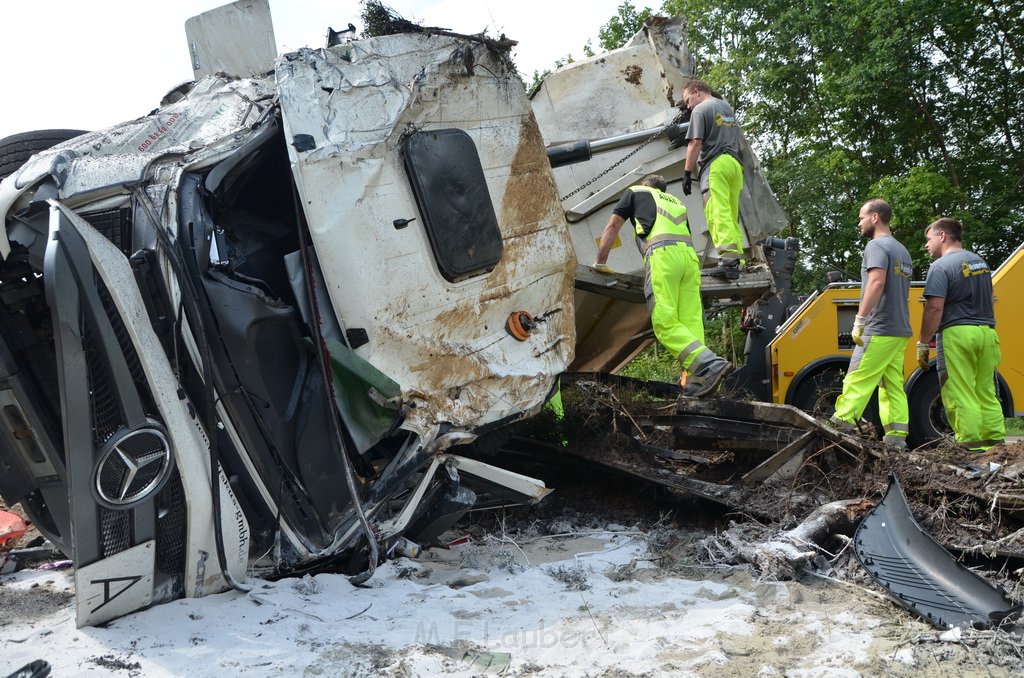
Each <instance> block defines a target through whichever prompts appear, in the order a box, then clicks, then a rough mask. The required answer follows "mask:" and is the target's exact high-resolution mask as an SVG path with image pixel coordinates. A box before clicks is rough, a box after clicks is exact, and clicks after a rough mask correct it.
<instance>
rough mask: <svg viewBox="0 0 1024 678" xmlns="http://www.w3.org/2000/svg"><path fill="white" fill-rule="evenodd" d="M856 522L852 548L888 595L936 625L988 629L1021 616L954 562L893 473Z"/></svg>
mask: <svg viewBox="0 0 1024 678" xmlns="http://www.w3.org/2000/svg"><path fill="white" fill-rule="evenodd" d="M889 478H890V481H889V489H888V490H887V491H886V493H885V497H884V498H883V499H882V501H881V502H879V504H878V505H877V506H876V507H875V508H873V509H872V510H871V511H870V512H869V513H868V514H867V515H866V516H865V517H864V519H863V520H862V521H861V523H860V525H859V526H858V527H857V532H856V533H855V534H854V536H853V544H854V553H856V554H857V559H858V560H859V561H860V564H861V565H862V566H863V567H864V569H865V570H867V571H868V573H869V574H870V575H871V576H872V578H873V579H874V580H875V581H876V582H878V584H879V585H881V586H882V588H884V589H885V590H886V592H887V593H888V594H889V595H890V596H892V598H893V600H895V601H896V602H897V603H899V604H900V605H902V606H903V607H905V608H907V609H908V610H910V611H911V612H914V613H915V614H918V615H920V616H921V617H922V618H923V619H925V620H926V621H928V622H930V623H931V624H932V625H934V626H936V627H938V628H941V629H946V628H952V627H954V626H964V627H974V628H979V629H983V628H988V627H991V626H998V625H1000V624H1001V623H1003V622H1005V621H1009V620H1011V619H1013V618H1015V617H1017V616H1019V615H1020V613H1021V610H1022V609H1024V606H1020V605H1018V606H1014V605H1013V603H1012V602H1011V601H1010V600H1009V599H1008V598H1007V596H1006V593H1005V592H1004V591H1003V590H1002V589H999V588H997V587H995V586H993V585H992V584H990V583H989V582H988V581H987V580H985V579H984V578H982V577H981V576H980V575H978V574H975V573H974V572H972V571H971V570H969V569H967V568H966V567H964V566H963V565H961V564H960V563H958V562H957V561H956V559H955V558H953V556H951V555H950V554H949V552H948V551H946V549H944V548H942V546H941V545H939V543H938V542H936V541H935V540H934V539H932V537H931V535H929V534H928V533H927V532H925V531H924V530H922V529H921V527H920V526H919V525H918V524H917V522H916V521H915V520H914V516H913V514H911V512H910V507H909V506H908V505H907V498H906V496H904V494H903V488H901V487H900V483H899V480H897V478H896V475H895V474H890V475H889Z"/></svg>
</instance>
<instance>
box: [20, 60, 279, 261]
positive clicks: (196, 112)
mask: <svg viewBox="0 0 1024 678" xmlns="http://www.w3.org/2000/svg"><path fill="white" fill-rule="evenodd" d="M273 98H274V82H273V79H271V78H254V79H244V80H226V79H224V78H221V77H209V78H204V79H203V80H200V81H199V82H197V83H195V84H194V85H193V86H192V87H191V88H190V90H189V91H188V93H187V95H186V96H185V97H184V98H182V99H180V100H179V101H177V102H175V103H170V104H168V105H166V106H163V107H162V108H159V109H157V110H155V111H153V112H152V113H150V114H149V115H146V116H144V117H141V118H137V119H136V120H132V121H129V122H125V123H122V124H120V125H115V126H113V127H108V128H107V129H104V130H100V131H97V132H92V133H90V134H85V135H83V136H80V137H77V138H75V139H72V140H70V141H67V142H65V143H62V144H60V145H59V146H56V147H54V148H52V149H49V150H46V151H42V152H40V153H38V154H36V155H34V156H33V157H32V158H30V159H29V160H28V161H27V162H26V163H25V164H24V165H22V166H21V167H20V168H19V169H18V170H17V171H16V172H15V173H14V174H12V175H11V176H10V177H8V178H7V179H5V180H4V182H3V184H2V185H0V215H3V216H4V217H5V218H4V222H5V223H6V216H7V212H8V210H10V208H11V206H12V205H14V204H15V203H16V201H17V199H18V197H19V196H20V195H21V194H22V193H23V192H25V191H26V190H28V189H29V188H31V187H33V186H34V185H35V184H36V183H37V182H38V181H39V180H41V179H43V178H44V177H47V176H52V177H54V178H56V179H57V181H58V185H59V193H58V197H59V198H60V199H61V200H62V201H65V202H66V203H68V204H70V205H75V204H76V202H78V201H77V200H75V197H76V196H83V197H82V198H80V199H86V196H87V198H88V199H89V200H95V199H97V198H98V197H102V194H103V193H111V194H113V193H124V192H125V190H124V189H123V184H129V183H133V182H137V181H139V180H141V179H143V178H144V177H145V176H146V173H147V171H149V170H150V169H151V168H152V167H153V166H154V165H156V164H159V163H161V162H163V161H164V160H165V159H166V162H167V163H170V164H173V165H178V166H183V165H186V164H188V165H191V166H192V167H193V168H194V167H198V166H201V165H203V164H209V163H212V162H214V161H215V160H217V159H219V158H222V157H224V156H225V155H228V154H230V153H231V151H233V150H234V149H236V148H238V147H240V146H241V145H242V144H244V143H245V140H246V138H247V137H248V136H249V135H251V134H252V133H253V125H254V124H255V123H256V122H257V121H259V120H260V119H261V118H262V117H265V116H266V115H267V114H268V112H270V111H271V110H272V105H273ZM6 236H7V233H6V227H5V230H4V231H3V232H0V253H2V254H3V255H4V256H6V254H7V252H8V251H9V246H8V243H7V237H6Z"/></svg>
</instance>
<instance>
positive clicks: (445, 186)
mask: <svg viewBox="0 0 1024 678" xmlns="http://www.w3.org/2000/svg"><path fill="white" fill-rule="evenodd" d="M403 155H404V158H405V168H406V171H407V172H408V173H409V182H410V183H411V184H412V190H413V194H414V195H415V196H416V204H417V205H418V206H419V208H420V214H421V215H422V217H423V226H424V228H426V231H427V237H428V238H429V240H430V246H431V249H433V251H434V259H435V260H436V261H437V267H438V270H440V272H441V275H443V276H444V278H445V279H446V280H448V281H450V282H455V281H457V280H463V279H465V278H470V277H473V276H476V275H481V274H483V273H487V272H488V271H490V270H491V269H493V268H494V266H495V265H496V264H497V263H498V261H500V260H501V252H502V241H501V231H500V230H499V229H498V218H497V216H495V214H494V205H493V204H492V203H491V195H490V193H489V192H488V190H487V180H486V178H485V177H484V170H483V167H482V166H481V164H480V156H479V155H478V154H477V151H476V145H475V144H474V143H473V140H472V139H471V138H470V137H469V135H468V134H466V133H465V132H464V131H462V130H460V129H441V130H429V131H422V132H416V133H414V134H411V135H409V136H408V137H407V138H406V140H405V145H404V147H403Z"/></svg>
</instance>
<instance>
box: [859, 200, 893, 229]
mask: <svg viewBox="0 0 1024 678" xmlns="http://www.w3.org/2000/svg"><path fill="white" fill-rule="evenodd" d="M864 207H866V208H867V210H868V212H874V213H875V214H877V215H878V218H879V219H881V220H882V223H883V224H888V223H889V222H890V221H892V205H890V204H889V203H887V202H886V201H884V200H882V199H881V198H872V199H871V200H868V201H867V202H866V203H864Z"/></svg>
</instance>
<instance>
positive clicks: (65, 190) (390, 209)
mask: <svg viewBox="0 0 1024 678" xmlns="http://www.w3.org/2000/svg"><path fill="white" fill-rule="evenodd" d="M240 5H241V3H236V5H232V6H227V7H225V8H220V9H219V10H215V11H214V13H211V14H210V15H204V16H201V17H197V20H195V21H193V22H191V23H190V27H189V28H190V31H191V34H190V36H189V39H190V45H191V47H192V56H193V58H194V59H195V60H196V63H194V66H195V67H196V69H197V79H196V81H194V82H192V83H189V84H187V85H186V86H183V87H181V88H178V89H176V90H175V91H172V92H171V93H170V94H168V95H167V97H166V98H165V99H164V101H163V102H162V103H161V105H160V107H159V108H158V109H156V110H155V111H153V112H152V113H151V114H149V115H146V116H144V117H142V118H139V119H137V120H133V121H130V122H127V123H124V124H121V125H117V126H114V127H111V128H108V129H104V130H101V131H97V132H91V133H78V132H74V131H56V132H51V133H29V134H23V135H17V136H15V137H9V138H8V139H5V140H3V141H0V167H3V168H4V174H9V176H6V178H4V179H3V182H2V183H0V214H2V215H3V225H4V227H3V229H2V230H0V254H2V255H3V261H2V263H0V399H2V401H3V406H2V408H0V414H2V423H3V426H2V431H0V493H2V495H3V497H4V499H5V501H7V502H8V503H16V502H20V503H21V504H22V506H23V507H24V508H25V510H26V512H27V513H28V514H29V515H30V517H31V518H32V519H33V521H34V522H35V524H36V525H37V526H38V527H39V528H40V530H41V531H42V532H43V533H44V534H45V535H46V536H47V537H48V538H49V539H51V540H52V541H53V542H54V543H55V544H56V545H58V546H59V547H60V548H61V549H62V550H63V551H64V552H65V553H67V554H68V555H69V556H71V557H72V558H73V559H74V562H75V565H76V573H75V577H76V589H77V605H78V623H79V625H88V624H97V623H101V622H103V621H105V620H108V619H111V618H113V617H116V616H119V615H122V614H125V613H127V612H130V611H132V610H135V609H140V608H143V607H146V606H148V605H151V604H155V603H159V602H162V601H167V600H171V599H175V598H180V597H193V596H202V595H205V594H208V593H211V592H215V591H220V590H224V589H226V588H228V587H235V588H242V587H243V586H244V585H243V584H242V582H243V580H244V579H245V577H246V574H247V573H248V572H252V571H255V572H257V573H263V574H283V573H289V572H301V571H306V570H308V569H309V568H312V567H314V566H324V565H327V566H331V567H334V568H337V569H340V570H342V571H347V572H350V573H352V574H354V575H355V579H356V581H361V580H363V579H365V578H366V577H368V576H369V575H370V574H372V571H373V567H374V565H375V564H376V562H377V561H378V560H379V558H381V557H383V556H384V555H385V554H386V553H387V552H390V551H392V550H398V551H401V549H402V548H404V547H405V546H406V545H407V543H408V542H407V541H406V540H405V539H404V538H405V537H407V538H409V539H411V540H417V539H426V538H429V537H430V536H431V535H433V534H436V533H438V532H439V531H441V530H443V529H445V528H446V527H447V526H448V525H450V524H451V523H452V522H453V521H454V520H455V519H456V518H457V517H458V516H459V515H461V514H462V513H464V512H465V511H466V510H467V509H468V508H469V507H471V506H474V505H476V506H481V505H487V504H488V503H492V502H493V503H498V502H505V503H508V502H530V501H536V500H538V499H539V498H541V497H543V496H544V494H545V493H546V492H547V489H546V488H545V487H544V485H543V483H542V482H540V481H537V480H534V479H532V478H528V477H525V476H522V475H519V474H516V473H512V472H510V471H507V470H504V469H501V468H499V467H497V466H494V465H491V464H487V463H482V462H480V461H476V460H473V459H469V458H467V457H465V456H460V455H459V454H457V453H456V450H455V448H454V447H453V446H456V445H460V444H467V443H471V442H472V441H473V440H474V438H476V437H477V436H478V435H480V434H481V433H483V432H486V431H488V430H491V429H494V428H497V427H500V426H502V425H504V424H508V423H510V422H513V421H516V420H518V419H521V418H524V417H528V416H530V415H532V414H535V413H536V412H537V411H539V409H540V408H541V407H542V406H543V404H544V403H545V401H546V400H547V399H548V397H549V395H550V393H551V392H552V389H553V388H554V386H555V383H556V377H557V375H558V374H559V373H560V372H562V371H564V370H565V369H566V367H567V366H568V364H569V363H570V361H571V360H572V357H573V348H574V344H575V338H574V319H573V318H574V316H573V305H572V291H573V270H574V266H575V261H574V257H573V251H572V246H571V243H570V240H569V237H568V235H567V233H566V231H565V228H564V223H565V222H564V217H563V214H562V211H561V210H560V209H559V203H558V199H557V194H556V189H555V182H554V180H553V178H552V174H551V169H550V166H549V164H548V160H547V156H546V154H545V149H544V145H543V142H542V140H541V136H540V133H539V130H538V128H537V125H536V123H535V120H534V117H533V114H532V112H531V110H530V106H529V102H528V100H527V98H526V95H525V94H524V92H523V86H522V83H521V81H520V80H519V78H518V76H516V74H515V71H514V69H513V67H512V65H511V62H510V60H509V58H508V48H509V46H510V45H511V44H513V43H510V42H505V43H500V42H495V41H491V40H487V39H484V38H481V37H465V36H456V35H452V34H448V35H438V34H427V33H416V34H404V35H392V36H386V37H380V38H373V39H368V40H360V41H353V42H342V43H340V44H337V45H335V46H333V47H329V48H325V49H301V50H299V51H297V52H293V53H290V54H286V55H284V56H282V57H280V58H275V54H274V48H273V42H274V41H273V39H271V40H270V41H269V43H270V44H269V47H268V48H266V49H263V50H262V51H261V50H260V49H259V45H260V44H261V43H260V41H259V40H247V38H246V36H245V35H242V34H237V33H235V34H230V33H226V32H224V31H223V30H222V29H223V28H224V26H225V25H231V26H234V27H235V28H236V29H237V27H238V26H239V25H244V24H246V23H247V22H248V23H249V24H250V25H251V26H254V27H255V28H256V29H258V31H257V32H256V33H255V34H256V35H266V32H265V31H266V30H267V28H268V27H269V26H270V23H269V9H268V7H267V5H266V3H265V2H264V3H252V2H247V3H245V6H244V7H241V6H240ZM271 30H272V29H271ZM259 31H262V33H261V32H259ZM271 35H272V33H271ZM242 44H244V45H245V47H246V49H237V50H236V49H233V47H237V46H239V45H242ZM217 46H219V47H220V48H221V55H220V57H218V55H216V54H212V53H211V52H210V50H212V49H214V48H215V47H217ZM200 61H201V62H202V63H199V62H200ZM198 76H202V77H198ZM57 142H60V143H57Z"/></svg>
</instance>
